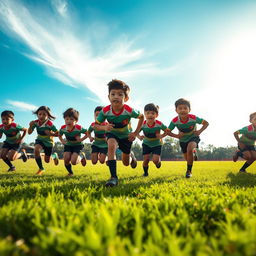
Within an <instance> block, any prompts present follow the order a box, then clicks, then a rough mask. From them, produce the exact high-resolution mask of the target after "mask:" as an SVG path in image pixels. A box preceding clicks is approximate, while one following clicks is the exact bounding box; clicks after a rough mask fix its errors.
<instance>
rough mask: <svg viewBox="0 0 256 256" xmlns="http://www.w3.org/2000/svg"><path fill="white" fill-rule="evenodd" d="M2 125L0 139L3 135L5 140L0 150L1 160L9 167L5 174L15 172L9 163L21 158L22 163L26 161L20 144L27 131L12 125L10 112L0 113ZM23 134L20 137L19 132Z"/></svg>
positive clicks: (12, 119) (24, 152) (11, 113)
mask: <svg viewBox="0 0 256 256" xmlns="http://www.w3.org/2000/svg"><path fill="white" fill-rule="evenodd" d="M1 119H2V124H1V125H0V138H2V136H3V134H5V136H6V140H5V141H4V144H3V146H2V149H1V158H2V159H3V161H4V162H5V163H6V164H7V165H8V166H9V169H8V170H7V172H12V171H15V170H16V168H15V166H14V165H13V164H12V163H11V161H14V160H16V159H18V158H20V157H21V158H22V160H23V161H24V162H26V161H27V155H26V151H25V150H21V143H22V140H23V138H24V137H25V136H26V133H27V129H26V128H24V127H22V126H20V125H18V124H16V123H14V122H13V121H14V113H13V112H12V111H10V110H5V111H3V112H2V113H1ZM21 131H22V132H23V133H22V135H21V134H20V132H21Z"/></svg>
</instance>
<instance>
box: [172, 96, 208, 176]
mask: <svg viewBox="0 0 256 256" xmlns="http://www.w3.org/2000/svg"><path fill="white" fill-rule="evenodd" d="M175 108H176V112H177V114H178V116H177V117H175V118H174V119H173V120H172V121H171V123H170V125H169V127H168V128H169V130H170V131H172V130H173V129H174V128H175V127H176V128H177V129H178V131H179V134H173V133H172V132H169V135H170V136H172V137H175V138H178V139H179V141H180V147H181V150H182V152H183V156H184V158H185V160H186V161H187V172H186V178H190V177H192V167H193V160H194V157H195V160H197V156H196V154H195V153H196V148H198V143H199V142H200V138H199V135H200V134H201V133H202V132H203V131H204V130H205V129H206V128H207V127H208V125H209V123H208V122H207V121H206V120H204V119H202V118H199V117H197V116H195V115H191V114H189V112H190V102H189V101H187V100H185V99H183V98H181V99H179V100H177V101H176V102H175ZM196 124H201V125H202V127H201V129H199V130H197V128H196ZM193 154H195V155H194V156H193Z"/></svg>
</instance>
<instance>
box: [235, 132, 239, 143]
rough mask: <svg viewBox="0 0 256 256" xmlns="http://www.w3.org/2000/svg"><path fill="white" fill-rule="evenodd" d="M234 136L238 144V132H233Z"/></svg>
mask: <svg viewBox="0 0 256 256" xmlns="http://www.w3.org/2000/svg"><path fill="white" fill-rule="evenodd" d="M234 136H235V138H236V140H237V142H240V138H239V131H236V132H234Z"/></svg>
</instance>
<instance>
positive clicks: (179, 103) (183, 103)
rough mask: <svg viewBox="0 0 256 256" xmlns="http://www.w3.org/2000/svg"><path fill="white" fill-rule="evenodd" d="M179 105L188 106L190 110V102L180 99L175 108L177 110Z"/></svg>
mask: <svg viewBox="0 0 256 256" xmlns="http://www.w3.org/2000/svg"><path fill="white" fill-rule="evenodd" d="M179 105H186V106H188V107H189V109H190V102H189V101H188V100H186V99H184V98H180V99H178V100H176V102H175V108H177V107H178V106H179Z"/></svg>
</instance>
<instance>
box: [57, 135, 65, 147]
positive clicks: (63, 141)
mask: <svg viewBox="0 0 256 256" xmlns="http://www.w3.org/2000/svg"><path fill="white" fill-rule="evenodd" d="M58 137H59V140H60V142H61V143H62V144H63V145H65V144H66V140H64V139H63V138H62V135H60V134H59V136H58Z"/></svg>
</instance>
